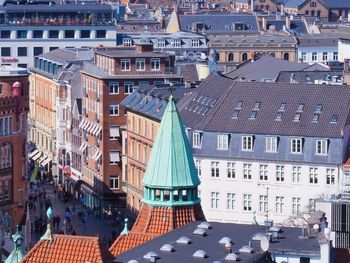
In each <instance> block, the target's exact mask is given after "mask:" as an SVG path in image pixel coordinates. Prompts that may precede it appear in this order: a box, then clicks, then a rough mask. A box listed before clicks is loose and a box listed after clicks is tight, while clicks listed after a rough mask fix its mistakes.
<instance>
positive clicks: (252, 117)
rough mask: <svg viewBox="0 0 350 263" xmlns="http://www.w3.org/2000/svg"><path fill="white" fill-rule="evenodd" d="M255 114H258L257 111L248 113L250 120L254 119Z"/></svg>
mask: <svg viewBox="0 0 350 263" xmlns="http://www.w3.org/2000/svg"><path fill="white" fill-rule="evenodd" d="M257 113H258V112H257V111H255V110H253V111H252V112H251V113H250V118H251V119H256V114H257Z"/></svg>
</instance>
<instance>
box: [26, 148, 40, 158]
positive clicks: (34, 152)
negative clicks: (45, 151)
mask: <svg viewBox="0 0 350 263" xmlns="http://www.w3.org/2000/svg"><path fill="white" fill-rule="evenodd" d="M38 152H39V150H38V149H35V150H34V151H32V152H31V153H30V154H28V158H32V157H33V156H34V155H36V154H37V153H38Z"/></svg>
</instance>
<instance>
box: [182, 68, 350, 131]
mask: <svg viewBox="0 0 350 263" xmlns="http://www.w3.org/2000/svg"><path fill="white" fill-rule="evenodd" d="M239 101H242V102H243V107H242V109H239V116H238V117H237V118H234V117H233V114H234V111H235V108H236V107H237V105H238V102H239ZM256 102H260V103H261V106H260V108H259V109H258V110H256V111H257V115H256V118H255V119H252V118H251V113H252V111H253V108H254V105H255V103H256ZM335 102H336V103H335ZM281 103H286V109H285V111H283V117H282V119H281V120H276V116H277V112H278V110H279V108H280V105H281ZM300 104H304V109H303V111H302V113H301V117H300V120H299V121H294V117H295V114H296V112H297V109H298V106H299V105H300ZM319 104H320V105H322V113H321V114H320V117H319V120H318V121H317V122H312V119H313V114H314V112H315V108H316V106H317V105H319ZM178 109H179V111H180V112H181V116H182V119H183V121H184V124H185V126H186V127H190V128H192V129H195V130H200V131H210V132H227V133H243V134H265V135H266V134H271V135H286V136H303V137H326V138H342V136H343V135H342V132H341V131H342V130H343V129H344V127H345V126H346V125H347V124H348V122H347V118H348V114H349V110H350V87H349V86H345V85H314V84H308V85H302V84H290V83H271V82H269V83H268V82H265V83H263V82H260V83H259V82H235V81H234V80H231V79H229V78H227V77H224V76H219V75H218V74H217V73H211V74H210V75H209V76H208V77H207V79H205V80H204V81H203V82H202V83H201V84H200V85H199V87H198V88H197V89H196V90H195V91H194V92H192V94H190V95H188V96H186V97H185V98H184V99H183V100H181V101H179V103H178ZM335 116H337V122H336V123H331V119H332V117H334V118H335Z"/></svg>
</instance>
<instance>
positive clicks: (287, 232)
mask: <svg viewBox="0 0 350 263" xmlns="http://www.w3.org/2000/svg"><path fill="white" fill-rule="evenodd" d="M200 223H201V222H199V221H196V222H192V223H190V224H187V225H185V226H183V227H181V228H177V229H175V230H173V231H171V232H169V233H167V234H165V235H162V236H160V237H158V238H155V239H153V240H151V241H150V242H147V243H146V244H143V245H141V246H138V247H136V248H134V249H131V250H129V251H127V252H125V253H123V254H121V255H119V256H117V257H116V258H115V260H114V261H113V262H118V263H121V262H123V263H127V262H128V261H129V260H132V259H134V260H137V261H138V262H146V261H145V260H144V259H143V256H144V255H145V254H146V253H148V252H150V251H153V252H155V253H157V254H158V255H159V259H157V262H160V263H161V262H166V263H179V262H186V263H192V262H214V261H221V262H228V261H226V260H225V256H226V254H225V253H224V245H223V244H219V240H220V239H221V238H223V237H229V238H231V240H232V243H233V244H232V246H231V249H232V252H236V253H238V255H239V258H240V261H239V262H242V263H253V262H255V263H260V262H268V261H267V260H266V258H265V256H264V254H263V253H264V252H263V251H262V250H261V247H260V241H252V237H253V236H254V235H255V234H257V233H265V227H264V226H258V225H242V224H232V223H217V222H210V225H211V227H212V228H211V229H208V230H206V232H207V235H206V236H199V235H193V234H192V233H193V231H194V230H195V229H196V228H197V226H198V225H199V224H200ZM282 231H283V232H282V233H281V237H282V238H280V239H276V240H275V241H274V242H271V243H270V246H269V251H270V252H272V253H284V254H289V253H290V254H293V253H294V254H297V255H299V256H309V257H310V256H316V257H319V256H320V245H319V243H318V240H317V238H311V237H310V238H299V236H301V233H302V231H301V229H299V228H283V229H282ZM182 236H186V237H188V238H189V239H191V241H192V242H191V244H178V243H176V240H177V239H178V238H180V237H182ZM249 241H251V246H252V247H253V248H254V251H255V252H254V253H245V252H240V253H239V252H238V251H239V249H240V248H241V247H242V246H245V245H248V244H249ZM165 244H171V245H172V246H173V247H174V249H175V251H174V252H162V251H160V248H161V247H162V246H163V245H165ZM197 250H204V251H205V252H206V253H207V255H208V258H206V259H199V258H194V257H193V256H192V255H193V253H194V252H195V251H197Z"/></svg>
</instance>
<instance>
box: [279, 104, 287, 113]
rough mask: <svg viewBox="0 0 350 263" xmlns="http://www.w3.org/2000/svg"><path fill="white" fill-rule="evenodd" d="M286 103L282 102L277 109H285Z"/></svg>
mask: <svg viewBox="0 0 350 263" xmlns="http://www.w3.org/2000/svg"><path fill="white" fill-rule="evenodd" d="M286 106H287V103H284V102H282V103H281V105H280V108H279V111H285V110H286Z"/></svg>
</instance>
